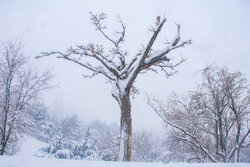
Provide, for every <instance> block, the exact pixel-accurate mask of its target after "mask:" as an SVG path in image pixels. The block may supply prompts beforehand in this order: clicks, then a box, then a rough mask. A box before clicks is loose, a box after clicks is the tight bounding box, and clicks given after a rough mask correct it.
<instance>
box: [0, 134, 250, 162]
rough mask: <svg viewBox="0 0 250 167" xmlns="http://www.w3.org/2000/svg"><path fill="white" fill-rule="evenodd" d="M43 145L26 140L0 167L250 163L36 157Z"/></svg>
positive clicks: (35, 141)
mask: <svg viewBox="0 0 250 167" xmlns="http://www.w3.org/2000/svg"><path fill="white" fill-rule="evenodd" d="M44 145H45V143H42V142H40V141H37V140H35V139H34V138H27V139H26V141H25V142H24V143H23V145H22V148H21V151H20V152H19V153H18V154H17V155H16V156H0V167H250V163H239V164H233V163H232V164H223V163H219V164H215V163H204V164H190V163H189V164H187V163H169V164H163V163H160V162H157V163H146V162H144V163H141V162H108V161H83V160H65V159H48V158H38V157H36V153H37V150H38V149H39V148H41V147H43V146H44Z"/></svg>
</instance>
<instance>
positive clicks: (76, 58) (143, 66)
mask: <svg viewBox="0 0 250 167" xmlns="http://www.w3.org/2000/svg"><path fill="white" fill-rule="evenodd" d="M105 18H106V14H104V13H101V14H92V13H91V21H92V24H93V25H94V26H95V27H96V30H97V31H99V32H100V33H101V34H102V35H103V36H104V38H105V39H106V40H107V41H108V42H110V43H111V45H112V47H111V49H110V50H109V51H108V52H105V51H104V47H103V46H102V45H99V44H96V45H95V44H88V45H87V46H85V45H77V46H76V47H70V48H69V49H68V50H67V51H66V52H65V53H62V52H55V51H51V52H43V53H42V55H41V56H38V57H43V56H51V55H57V58H62V59H65V60H68V61H71V62H74V63H76V64H78V65H80V66H82V67H84V68H86V69H88V70H89V71H90V72H91V75H86V77H89V78H92V77H94V76H96V75H98V74H102V75H103V76H105V77H106V78H107V79H108V81H109V82H110V83H111V84H112V96H113V97H114V98H115V100H116V101H117V102H118V104H119V106H120V109H121V121H120V137H121V139H120V151H119V160H123V161H130V160H131V134H132V123H131V103H130V95H131V93H133V90H136V89H133V88H134V86H133V84H134V82H135V79H136V78H137V76H138V74H140V73H142V72H146V71H149V70H153V71H157V70H161V71H163V72H165V73H166V75H167V76H169V75H171V74H173V71H175V67H176V66H178V65H179V64H181V63H182V62H183V61H184V60H181V61H180V62H178V63H177V64H172V63H170V59H169V58H168V57H167V54H168V53H170V52H171V51H173V50H175V49H177V48H180V47H183V46H184V45H186V44H190V43H191V40H187V41H183V42H180V25H179V24H177V35H176V37H175V38H174V39H173V40H172V42H167V43H166V45H165V47H164V48H162V50H157V51H154V50H153V49H152V47H153V44H154V43H155V41H156V38H157V36H158V35H159V32H160V31H161V29H162V27H163V25H164V23H165V22H166V18H163V19H162V20H161V19H160V17H157V22H156V25H155V27H153V28H151V29H150V30H151V32H152V33H153V35H152V37H151V38H150V40H149V42H148V44H147V45H146V46H145V47H144V46H143V48H142V49H141V50H140V51H139V53H138V54H137V55H135V56H133V57H130V58H128V57H129V55H128V52H126V51H124V50H122V48H121V45H122V43H123V42H124V40H125V34H126V26H125V25H124V23H123V22H122V20H121V19H119V21H118V22H119V23H120V25H121V31H117V32H116V33H115V35H114V37H112V36H111V35H108V33H107V32H106V29H107V26H106V25H105V24H104V20H105ZM92 60H94V61H92ZM97 63H98V64H97ZM169 70H171V71H172V72H171V71H170V72H169Z"/></svg>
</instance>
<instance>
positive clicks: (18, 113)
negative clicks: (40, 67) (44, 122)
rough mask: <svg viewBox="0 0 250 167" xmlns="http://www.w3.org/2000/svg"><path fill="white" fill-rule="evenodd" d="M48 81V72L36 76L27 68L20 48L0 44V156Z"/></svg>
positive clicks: (26, 59)
mask: <svg viewBox="0 0 250 167" xmlns="http://www.w3.org/2000/svg"><path fill="white" fill-rule="evenodd" d="M50 78H51V75H50V73H49V72H44V73H42V74H38V73H37V72H36V71H35V69H31V68H29V67H28V58H27V57H25V56H24V54H23V53H22V51H21V44H19V43H17V42H15V43H11V42H10V43H6V44H4V43H2V44H0V115H1V116H0V137H1V139H0V140H1V143H0V155H3V154H4V153H5V152H6V149H7V148H8V143H9V141H13V140H14V138H15V136H17V134H16V133H17V132H18V131H20V130H21V129H22V128H25V126H27V125H28V124H29V123H30V121H29V120H28V117H27V114H26V112H24V111H25V110H26V109H27V108H29V107H30V106H32V104H34V103H33V102H35V101H36V100H37V99H38V97H39V95H40V92H41V91H42V90H44V89H47V88H48V82H49V79H50Z"/></svg>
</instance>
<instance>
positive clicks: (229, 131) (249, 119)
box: [148, 65, 250, 162]
mask: <svg viewBox="0 0 250 167" xmlns="http://www.w3.org/2000/svg"><path fill="white" fill-rule="evenodd" d="M202 76H203V81H202V83H201V85H199V86H198V89H197V90H195V91H190V92H189V93H188V94H187V95H186V96H184V97H181V98H180V97H178V96H177V95H176V94H173V95H172V96H170V98H169V99H168V102H167V103H165V104H164V103H163V102H162V101H160V100H159V99H157V98H154V97H150V98H149V101H148V104H149V105H150V106H151V107H152V108H153V109H154V110H155V111H156V113H157V114H158V115H159V116H160V117H161V118H162V119H163V121H164V122H165V123H166V124H167V125H168V126H170V127H171V133H170V135H169V139H168V140H169V143H170V145H169V149H170V150H172V153H173V155H175V158H176V157H177V158H179V159H182V160H184V159H185V160H186V161H191V162H192V161H194V162H197V161H198V162H232V161H234V162H239V161H248V162H249V157H250V135H249V134H250V96H249V93H250V91H249V86H248V84H247V80H246V78H244V77H243V75H242V74H241V73H240V72H235V73H231V72H229V70H228V69H226V68H222V69H220V68H218V67H216V66H213V65H209V66H207V67H206V68H205V69H204V70H202Z"/></svg>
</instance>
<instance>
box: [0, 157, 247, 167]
mask: <svg viewBox="0 0 250 167" xmlns="http://www.w3.org/2000/svg"><path fill="white" fill-rule="evenodd" d="M0 166H1V167H250V163H249V164H247V163H239V164H223V163H220V164H213V163H205V164H187V163H169V164H163V163H145V162H144V163H140V162H108V161H83V160H65V159H64V160H63V159H47V158H37V157H34V156H21V155H20V156H3V157H0Z"/></svg>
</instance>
